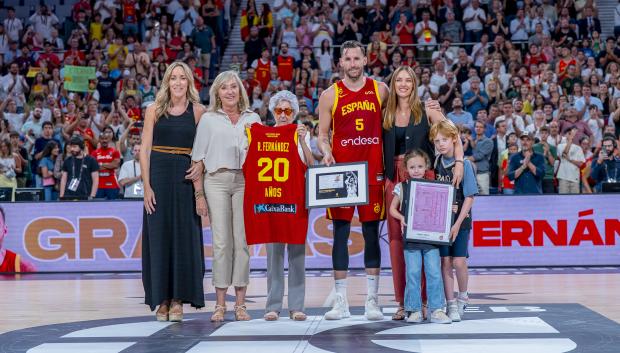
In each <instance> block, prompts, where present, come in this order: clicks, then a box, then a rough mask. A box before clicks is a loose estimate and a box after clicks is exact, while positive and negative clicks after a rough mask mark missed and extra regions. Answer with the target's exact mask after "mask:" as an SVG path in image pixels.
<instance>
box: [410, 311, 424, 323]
mask: <svg viewBox="0 0 620 353" xmlns="http://www.w3.org/2000/svg"><path fill="white" fill-rule="evenodd" d="M423 320H424V319H423V318H422V312H421V311H412V312H411V314H409V317H407V322H408V323H410V324H419V323H421V322H422V321H423Z"/></svg>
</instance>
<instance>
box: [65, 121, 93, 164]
mask: <svg viewBox="0 0 620 353" xmlns="http://www.w3.org/2000/svg"><path fill="white" fill-rule="evenodd" d="M78 116H79V117H80V118H79V119H76V120H75V121H73V122H72V123H70V124H69V125H67V126H65V134H67V135H69V136H71V135H79V136H82V139H84V147H85V148H84V149H85V151H84V152H85V153H87V154H90V152H92V151H94V150H95V146H97V138H96V137H95V133H94V132H93V130H92V129H91V128H90V126H91V125H92V124H93V122H92V120H91V118H90V117H89V116H88V114H86V113H84V112H82V111H79V112H78Z"/></svg>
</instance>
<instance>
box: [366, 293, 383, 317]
mask: <svg viewBox="0 0 620 353" xmlns="http://www.w3.org/2000/svg"><path fill="white" fill-rule="evenodd" d="M364 315H365V316H366V320H371V321H377V320H383V312H381V308H380V307H379V304H378V303H377V297H376V296H369V297H367V298H366V312H365V313H364Z"/></svg>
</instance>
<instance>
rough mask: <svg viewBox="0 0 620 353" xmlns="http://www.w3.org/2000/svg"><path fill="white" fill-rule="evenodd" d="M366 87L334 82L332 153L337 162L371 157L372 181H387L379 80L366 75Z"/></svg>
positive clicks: (369, 175)
mask: <svg viewBox="0 0 620 353" xmlns="http://www.w3.org/2000/svg"><path fill="white" fill-rule="evenodd" d="M365 80H366V83H365V84H364V87H362V89H360V90H359V91H357V92H353V91H351V90H349V89H348V88H347V87H346V86H345V85H344V83H343V82H342V81H338V82H336V83H335V85H334V89H335V92H334V94H335V96H334V105H333V107H332V154H333V156H334V159H335V160H336V163H344V162H360V161H368V184H369V185H383V137H382V136H383V130H382V128H381V120H382V117H381V99H380V98H379V86H378V84H377V81H375V80H373V79H370V78H365Z"/></svg>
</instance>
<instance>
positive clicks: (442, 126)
mask: <svg viewBox="0 0 620 353" xmlns="http://www.w3.org/2000/svg"><path fill="white" fill-rule="evenodd" d="M439 133H441V134H442V135H444V136H446V137H451V138H453V139H455V140H456V139H457V138H458V136H459V129H458V128H457V127H456V125H454V123H453V122H452V121H450V120H447V119H444V120H441V121H440V122H438V123H435V124H433V126H431V131H430V132H429V134H428V135H429V138H430V139H431V142H433V141H435V137H437V134H439Z"/></svg>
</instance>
